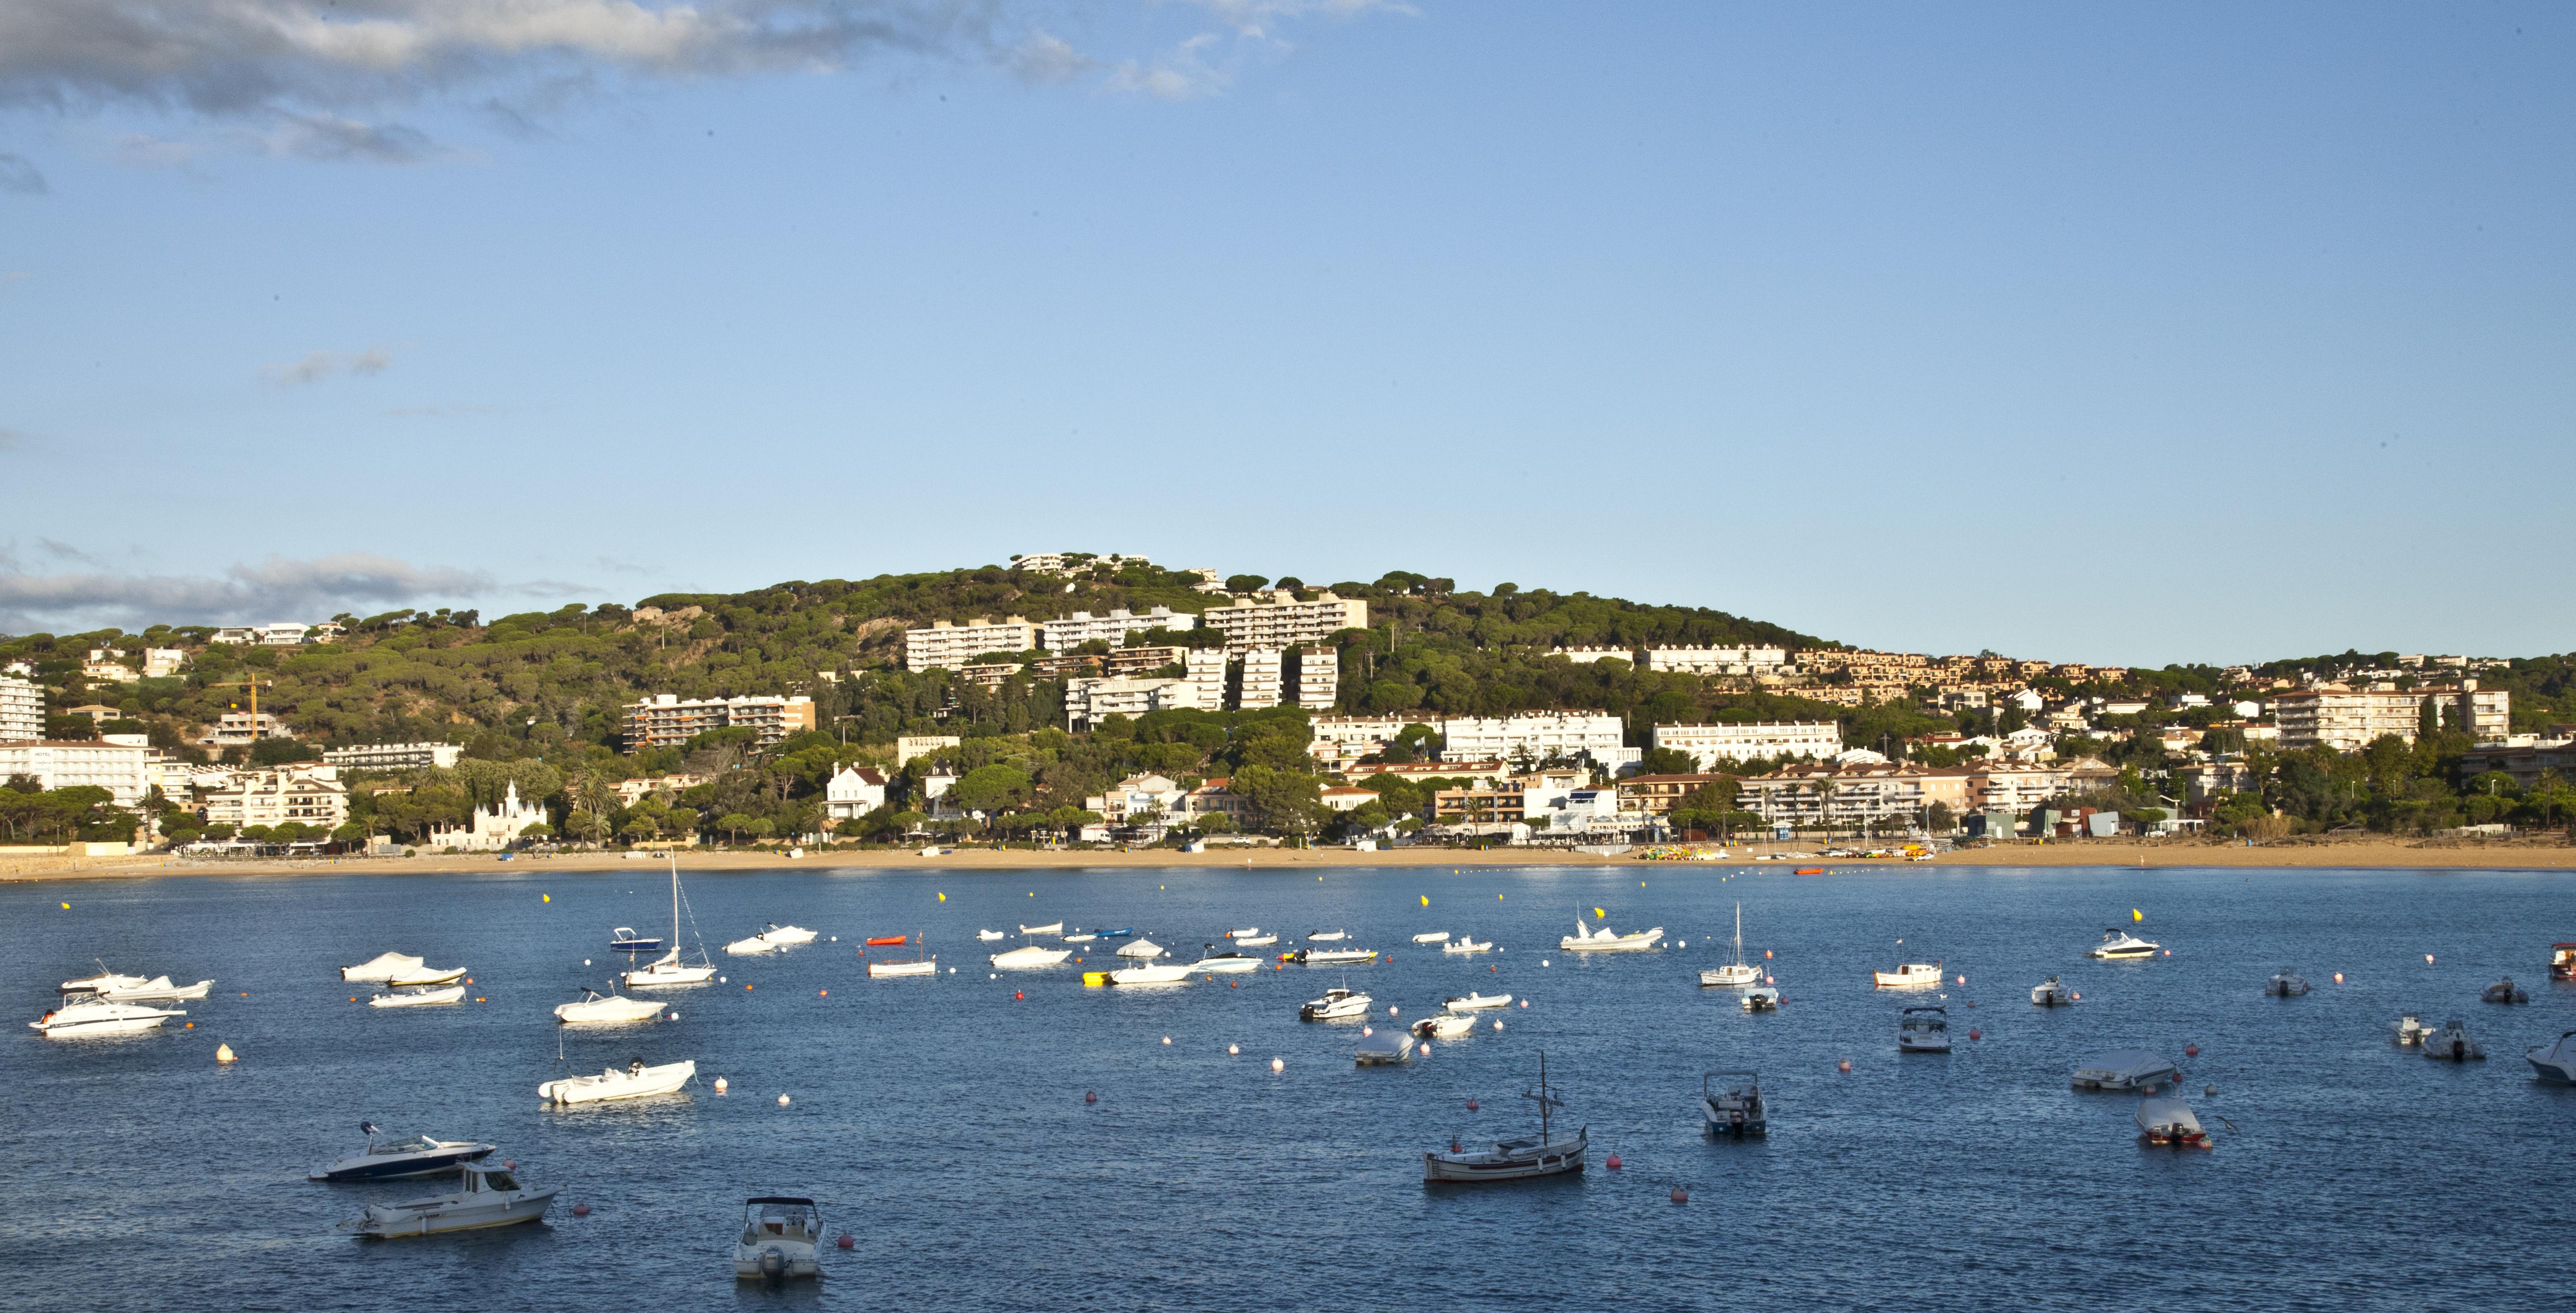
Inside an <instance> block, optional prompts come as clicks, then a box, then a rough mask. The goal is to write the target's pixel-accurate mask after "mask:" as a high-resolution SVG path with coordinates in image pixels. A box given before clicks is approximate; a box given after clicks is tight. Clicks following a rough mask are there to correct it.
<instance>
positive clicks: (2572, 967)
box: [2549, 944, 2576, 980]
mask: <svg viewBox="0 0 2576 1313" xmlns="http://www.w3.org/2000/svg"><path fill="white" fill-rule="evenodd" d="M2549 978H2550V979H2552V980H2576V944H2551V945H2550V946H2549Z"/></svg>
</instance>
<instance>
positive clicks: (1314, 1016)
mask: <svg viewBox="0 0 2576 1313" xmlns="http://www.w3.org/2000/svg"><path fill="white" fill-rule="evenodd" d="M1374 1002H1376V1000H1375V999H1372V998H1370V997H1369V996H1368V995H1366V994H1362V993H1358V992H1356V991H1354V990H1351V989H1348V988H1336V989H1328V990H1325V991H1324V996H1323V997H1322V998H1314V999H1308V1000H1306V1002H1305V1004H1304V1006H1302V1007H1299V1008H1298V1009H1297V1019H1298V1020H1299V1021H1348V1020H1351V1019H1352V1018H1354V1017H1365V1016H1367V1015H1368V1014H1369V1006H1370V1005H1371V1004H1372V1003H1374Z"/></svg>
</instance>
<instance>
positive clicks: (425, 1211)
mask: <svg viewBox="0 0 2576 1313" xmlns="http://www.w3.org/2000/svg"><path fill="white" fill-rule="evenodd" d="M458 1170H460V1171H462V1172H463V1173H464V1174H465V1188H464V1189H463V1190H460V1191H458V1192H456V1193H455V1194H443V1195H438V1196H435V1197H432V1198H428V1199H413V1200H409V1201H406V1202H404V1203H398V1204H369V1205H368V1206H367V1211H366V1215H365V1216H363V1217H361V1218H359V1219H358V1221H357V1222H356V1223H355V1224H354V1228H355V1229H356V1231H357V1232H358V1234H360V1235H363V1236H373V1237H376V1238H378V1239H393V1238H395V1237H399V1236H422V1235H438V1234H441V1233H443V1232H447V1231H475V1230H480V1229H482V1228H484V1227H487V1226H512V1225H516V1224H518V1223H520V1222H533V1221H536V1220H537V1219H539V1218H541V1217H544V1216H545V1215H546V1209H547V1208H548V1207H549V1206H550V1205H552V1204H553V1203H554V1201H555V1195H556V1193H557V1192H559V1191H560V1190H562V1188H563V1187H561V1186H548V1187H546V1188H545V1189H543V1190H530V1189H527V1188H526V1187H524V1186H521V1185H520V1184H519V1178H518V1177H517V1176H515V1175H513V1174H511V1172H510V1171H508V1170H507V1169H505V1168H500V1167H484V1166H481V1165H478V1164H475V1163H463V1164H459V1167H458Z"/></svg>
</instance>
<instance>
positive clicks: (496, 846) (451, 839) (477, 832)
mask: <svg viewBox="0 0 2576 1313" xmlns="http://www.w3.org/2000/svg"><path fill="white" fill-rule="evenodd" d="M545 819H546V809H545V808H543V807H541V806H538V805H537V804H535V803H531V802H523V801H521V800H520V798H519V786H518V783H517V782H516V781H513V782H512V783H511V784H510V786H509V789H508V790H507V791H506V792H504V793H503V794H502V795H501V802H500V805H498V806H497V807H477V808H475V809H474V823H473V824H472V825H470V826H437V827H434V828H432V829H431V830H430V832H429V846H430V847H432V848H452V849H456V850H458V851H462V852H469V853H485V852H499V851H501V850H502V849H504V848H507V847H509V846H510V845H511V844H512V843H513V842H515V841H516V840H517V839H518V837H519V832H520V831H522V830H525V829H527V828H528V827H529V826H531V825H541V824H543V823H545Z"/></svg>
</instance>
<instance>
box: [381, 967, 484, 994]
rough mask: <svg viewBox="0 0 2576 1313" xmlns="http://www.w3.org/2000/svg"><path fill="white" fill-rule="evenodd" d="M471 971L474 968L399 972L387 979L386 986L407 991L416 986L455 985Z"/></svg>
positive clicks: (422, 968)
mask: <svg viewBox="0 0 2576 1313" xmlns="http://www.w3.org/2000/svg"><path fill="white" fill-rule="evenodd" d="M469 970H472V968H471V967H458V968H456V969H455V970H453V971H441V970H439V969H438V968H437V967H428V966H425V967H421V968H419V969H418V970H415V971H397V972H395V973H394V974H392V975H390V976H387V977H385V984H386V986H387V987H388V988H392V989H407V988H410V987H412V986H415V985H453V984H455V983H456V982H457V981H460V980H463V979H464V978H465V973H466V972H467V971H469Z"/></svg>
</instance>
